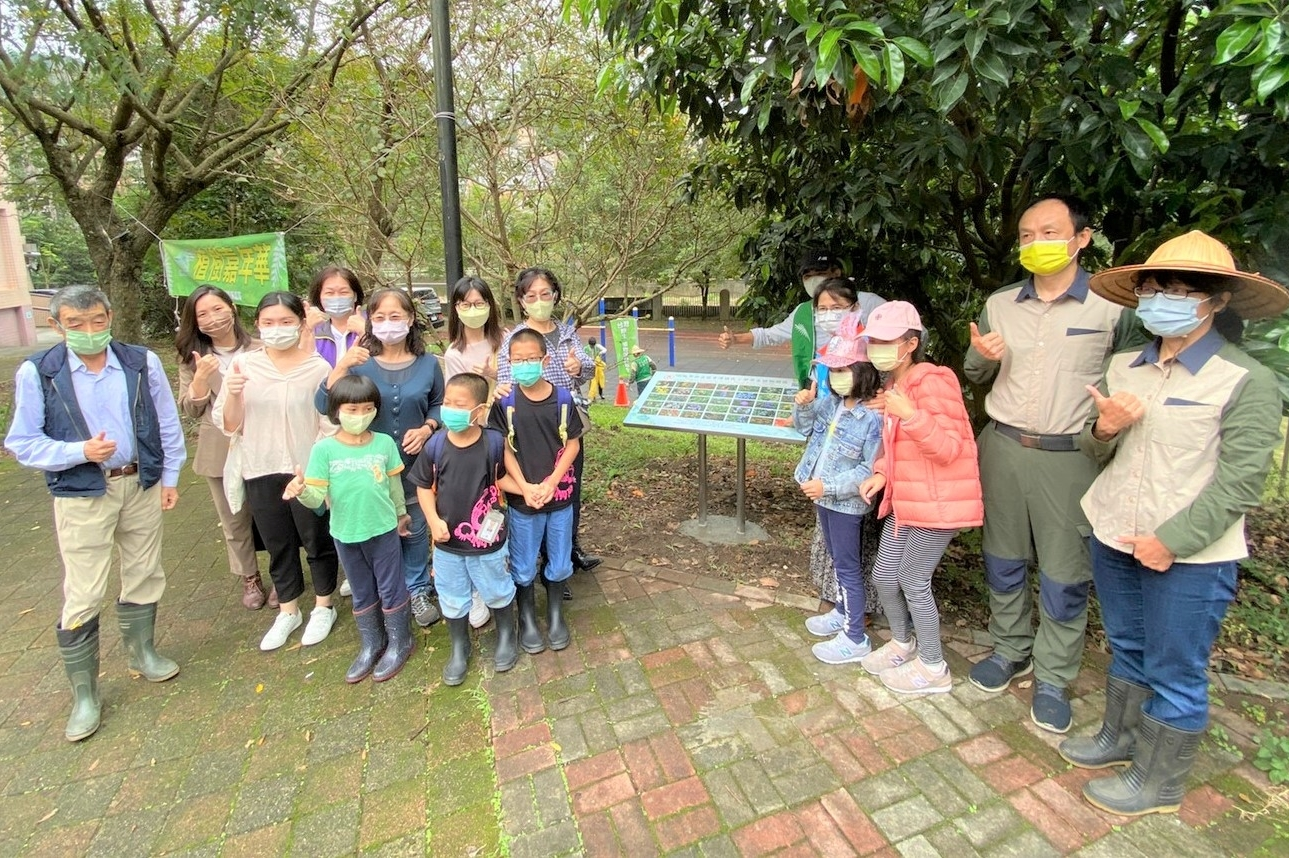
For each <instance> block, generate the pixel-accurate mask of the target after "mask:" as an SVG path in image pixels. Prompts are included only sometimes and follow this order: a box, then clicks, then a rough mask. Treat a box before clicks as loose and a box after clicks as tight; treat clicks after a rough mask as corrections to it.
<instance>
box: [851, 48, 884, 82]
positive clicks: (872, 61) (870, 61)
mask: <svg viewBox="0 0 1289 859" xmlns="http://www.w3.org/2000/svg"><path fill="white" fill-rule="evenodd" d="M851 56H853V57H854V58H855V64H856V65H858V66H859V67H860V68H861V69H863V70H864V74H866V75H868V79H869V80H870V81H880V80H881V79H882V63H881V60H879V59H878V57H877V54H876V53H874V52H873V50H872V49H871V48H869V47H868V46H867V45H853V46H852V47H851Z"/></svg>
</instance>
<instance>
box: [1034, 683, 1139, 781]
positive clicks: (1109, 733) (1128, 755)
mask: <svg viewBox="0 0 1289 859" xmlns="http://www.w3.org/2000/svg"><path fill="white" fill-rule="evenodd" d="M1152 695H1154V692H1153V691H1151V689H1150V687H1149V686H1138V685H1137V684H1136V683H1129V682H1128V681H1127V680H1122V679H1120V678H1118V677H1113V676H1107V677H1106V684H1105V715H1104V716H1103V717H1102V719H1101V730H1099V731H1097V732H1096V733H1095V734H1093V735H1092V736H1090V737H1070V738H1069V739H1068V740H1062V741H1061V745H1060V746H1059V747H1058V751H1060V753H1061V757H1063V758H1065V759H1066V760H1067V761H1069V762H1070V763H1072V764H1074V765H1075V766H1076V767H1083V768H1084V769H1090V770H1095V769H1101V768H1102V767H1114V766H1127V765H1128V764H1131V763H1132V752H1133V746H1134V745H1135V743H1136V741H1137V726H1138V725H1139V724H1140V723H1141V705H1142V704H1144V703H1146V702H1147V701H1148V700H1150V698H1151V696H1152Z"/></svg>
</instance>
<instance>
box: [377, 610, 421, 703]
mask: <svg viewBox="0 0 1289 859" xmlns="http://www.w3.org/2000/svg"><path fill="white" fill-rule="evenodd" d="M383 615H384V620H385V636H386V638H388V640H389V643H388V644H386V645H385V654H384V655H383V656H381V658H380V661H379V662H377V663H376V667H375V668H374V669H372V672H371V679H372V680H375V681H376V682H377V683H381V682H383V681H385V680H388V679H389V678H391V677H393V676H394V675H395V674H397V673H398V672H399V671H402V670H403V666H404V665H406V664H407V660H408V657H410V656H411V655H412V651H413V650H415V649H416V639H415V638H414V637H413V636H412V601H411V600H407V601H405V602H404V603H403V604H402V605H401V606H399V607H398V608H396V609H394V610H393V611H387V612H383Z"/></svg>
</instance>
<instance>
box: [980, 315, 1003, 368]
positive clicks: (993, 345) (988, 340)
mask: <svg viewBox="0 0 1289 859" xmlns="http://www.w3.org/2000/svg"><path fill="white" fill-rule="evenodd" d="M971 348H972V349H975V350H976V351H977V352H979V353H980V354H981V355H982V356H983V357H984V359H985V360H986V361H1001V360H1002V359H1003V352H1005V351H1007V347H1006V344H1004V343H1003V335H1001V334H999V333H998V332H997V331H990V332H989V333H988V334H981V333H980V328H979V327H978V326H977V325H976V323H974V322H973V323H971Z"/></svg>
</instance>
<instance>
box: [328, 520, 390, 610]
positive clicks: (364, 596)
mask: <svg viewBox="0 0 1289 859" xmlns="http://www.w3.org/2000/svg"><path fill="white" fill-rule="evenodd" d="M398 543H399V540H398V529H394V530H393V531H386V532H385V533H384V534H378V535H377V536H375V537H372V538H370V539H368V540H364V541H363V542H361V543H342V542H340V541H339V540H336V541H335V544H336V554H337V555H339V556H340V563H342V564H344V565H345V575H346V576H348V577H349V587H351V588H353V591H354V614H361V613H362V612H363V611H364V610H365V609H367V608H369V607H371V606H373V605H379V606H381V608H383V609H384V610H385V611H392V610H393V609H396V608H398V607H399V606H401V605H403V603H405V602H407V587H406V585H405V584H404V583H403V577H402V576H401V575H399V573H400V572H401V571H402V567H401V566H400V564H399V562H400V560H401V557H400V555H401V553H400V552H399V545H398Z"/></svg>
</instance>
